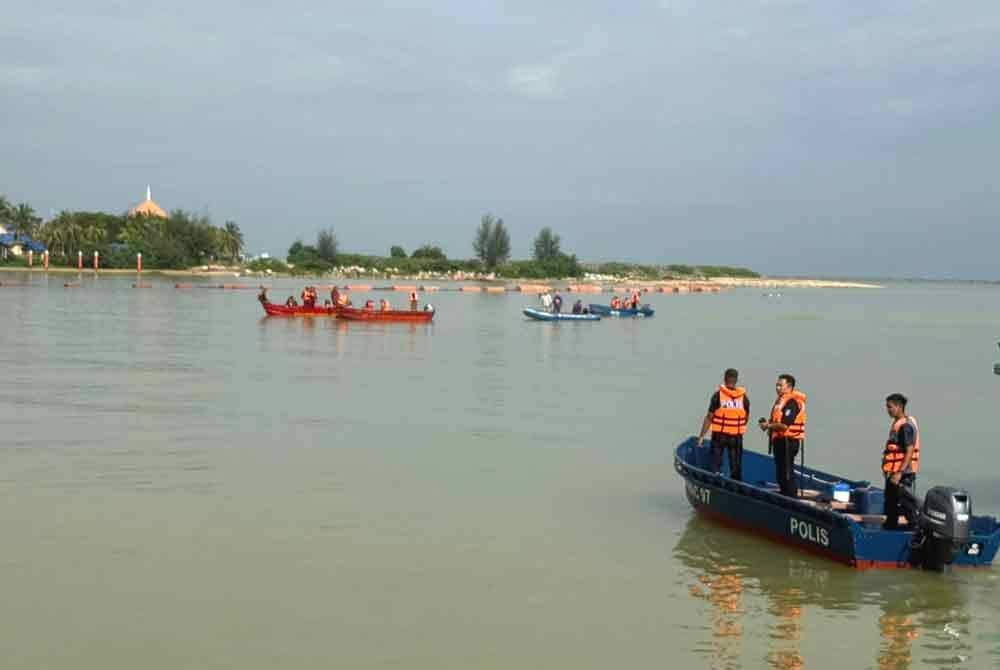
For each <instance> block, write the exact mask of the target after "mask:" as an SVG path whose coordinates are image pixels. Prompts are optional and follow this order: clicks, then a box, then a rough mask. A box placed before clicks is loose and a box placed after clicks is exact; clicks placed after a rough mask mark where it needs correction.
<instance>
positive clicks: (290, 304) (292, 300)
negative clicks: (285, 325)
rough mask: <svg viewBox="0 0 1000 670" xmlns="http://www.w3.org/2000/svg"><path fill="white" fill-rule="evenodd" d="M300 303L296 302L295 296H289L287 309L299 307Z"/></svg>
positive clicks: (286, 302) (286, 304)
mask: <svg viewBox="0 0 1000 670" xmlns="http://www.w3.org/2000/svg"><path fill="white" fill-rule="evenodd" d="M298 306H299V303H297V302H295V296H294V295H290V296H288V300H286V301H285V307H298Z"/></svg>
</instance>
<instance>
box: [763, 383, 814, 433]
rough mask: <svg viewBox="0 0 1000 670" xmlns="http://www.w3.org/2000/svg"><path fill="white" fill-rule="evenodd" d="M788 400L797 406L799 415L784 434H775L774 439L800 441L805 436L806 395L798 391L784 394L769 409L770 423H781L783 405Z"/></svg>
mask: <svg viewBox="0 0 1000 670" xmlns="http://www.w3.org/2000/svg"><path fill="white" fill-rule="evenodd" d="M789 400H795V402H797V403H798V404H799V413H798V414H796V415H795V418H794V419H793V420H792V424H791V425H790V426H786V429H785V432H783V433H775V437H787V438H788V439H790V440H801V439H802V438H804V437H805V436H806V394H805V393H802V392H800V391H790V392H788V393H785V394H784V395H782V396H781V397H780V398H778V399H777V400H776V401H775V402H774V407H772V408H771V423H782V421H781V414H782V412H783V411H784V409H785V404H786V403H787V402H788V401H789Z"/></svg>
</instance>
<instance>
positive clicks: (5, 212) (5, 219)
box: [0, 195, 14, 228]
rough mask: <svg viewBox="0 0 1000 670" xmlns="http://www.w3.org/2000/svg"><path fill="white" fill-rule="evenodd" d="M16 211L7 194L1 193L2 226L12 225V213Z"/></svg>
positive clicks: (0, 214) (0, 213)
mask: <svg viewBox="0 0 1000 670" xmlns="http://www.w3.org/2000/svg"><path fill="white" fill-rule="evenodd" d="M13 213H14V207H13V206H12V205H11V204H10V200H8V199H7V198H6V197H5V196H2V195H0V226H3V227H4V228H6V227H7V226H9V225H10V218H11V215H12V214H13Z"/></svg>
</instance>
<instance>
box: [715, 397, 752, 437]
mask: <svg viewBox="0 0 1000 670" xmlns="http://www.w3.org/2000/svg"><path fill="white" fill-rule="evenodd" d="M745 395H746V389H744V388H743V387H742V386H737V387H736V388H735V389H732V390H730V389H728V388H726V387H725V386H720V387H719V409H717V410H715V412H713V413H712V432H713V433H722V434H723V435H742V434H743V433H745V432H747V410H746V408H745V407H744V405H743V397H744V396H745Z"/></svg>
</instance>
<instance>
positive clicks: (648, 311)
mask: <svg viewBox="0 0 1000 670" xmlns="http://www.w3.org/2000/svg"><path fill="white" fill-rule="evenodd" d="M589 307H590V313H591V314H600V315H601V316H620V317H625V318H627V317H637V316H653V314H655V313H656V310H654V309H653V308H652V307H650V306H649V305H642V306H641V307H639V308H638V309H611V308H610V307H608V306H607V305H599V304H597V303H591V304H590V306H589Z"/></svg>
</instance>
